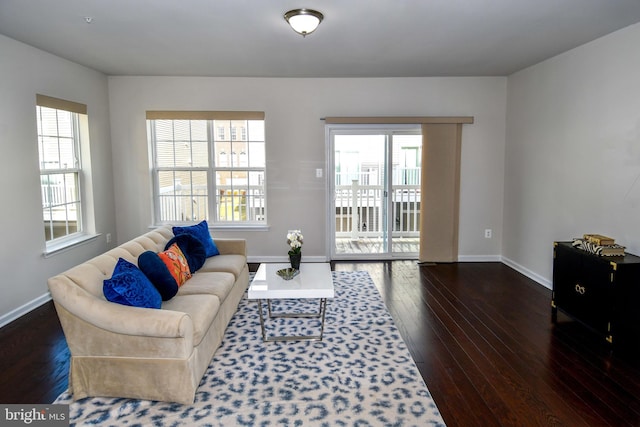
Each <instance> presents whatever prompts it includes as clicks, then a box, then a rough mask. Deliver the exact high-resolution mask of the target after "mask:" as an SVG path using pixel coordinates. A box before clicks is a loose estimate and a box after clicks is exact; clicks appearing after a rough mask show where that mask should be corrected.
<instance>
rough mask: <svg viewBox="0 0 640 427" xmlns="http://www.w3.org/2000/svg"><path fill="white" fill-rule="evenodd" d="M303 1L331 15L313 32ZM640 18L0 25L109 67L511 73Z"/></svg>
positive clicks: (174, 71)
mask: <svg viewBox="0 0 640 427" xmlns="http://www.w3.org/2000/svg"><path fill="white" fill-rule="evenodd" d="M301 7H307V8H313V9H317V10H319V11H320V12H322V13H323V14H324V15H325V20H324V21H323V22H322V24H321V25H320V27H319V28H318V29H317V30H316V32H314V33H313V34H310V35H308V36H307V37H306V38H303V37H302V36H300V35H298V34H297V33H294V32H293V30H291V28H289V26H288V24H287V23H286V22H285V20H284V18H283V15H284V13H285V12H286V11H288V10H290V9H296V8H301ZM87 16H89V17H91V18H92V19H93V21H92V22H91V23H90V24H88V23H87V22H85V17H87ZM636 22H640V0H322V1H318V0H316V1H313V0H0V34H4V35H6V36H8V37H11V38H13V39H16V40H19V41H22V42H24V43H27V44H29V45H32V46H35V47H37V48H40V49H42V50H45V51H48V52H51V53H53V54H55V55H58V56H61V57H63V58H67V59H69V60H71V61H74V62H77V63H80V64H83V65H86V66H88V67H91V68H94V69H96V70H99V71H102V72H104V73H106V74H108V75H182V76H256V77H414V76H415V77H418V76H489V75H490V76H504V75H509V74H511V73H513V72H515V71H518V70H520V69H523V68H526V67H528V66H530V65H533V64H535V63H537V62H540V61H542V60H544V59H546V58H549V57H552V56H554V55H557V54H559V53H561V52H564V51H567V50H569V49H572V48H574V47H576V46H579V45H581V44H584V43H586V42H589V41H591V40H594V39H596V38H598V37H601V36H603V35H605V34H608V33H610V32H613V31H615V30H618V29H620V28H623V27H626V26H628V25H631V24H634V23H636ZM1 61H2V59H1V58H0V62H1Z"/></svg>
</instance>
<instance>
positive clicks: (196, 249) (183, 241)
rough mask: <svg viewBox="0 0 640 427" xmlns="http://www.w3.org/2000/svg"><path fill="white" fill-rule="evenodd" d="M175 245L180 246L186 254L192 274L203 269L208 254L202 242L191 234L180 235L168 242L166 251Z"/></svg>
mask: <svg viewBox="0 0 640 427" xmlns="http://www.w3.org/2000/svg"><path fill="white" fill-rule="evenodd" d="M174 243H177V244H178V247H179V248H180V250H181V251H182V253H183V254H184V257H185V258H186V259H187V263H188V264H189V270H191V274H193V273H195V272H196V271H198V270H200V269H201V268H202V266H203V265H204V262H205V261H206V260H207V252H206V251H205V250H204V245H203V244H202V243H201V242H200V240H198V239H196V238H195V237H193V236H192V235H191V234H179V235H177V236H175V237H174V238H173V239H171V240H169V241H168V242H167V245H166V246H165V247H164V250H165V251H166V250H167V249H169V247H170V246H171V245H173V244H174Z"/></svg>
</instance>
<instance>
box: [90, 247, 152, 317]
mask: <svg viewBox="0 0 640 427" xmlns="http://www.w3.org/2000/svg"><path fill="white" fill-rule="evenodd" d="M102 292H103V293H104V296H105V298H106V299H107V301H111V302H115V303H118V304H123V305H129V306H132V307H146V308H160V306H161V305H162V299H161V297H160V294H159V293H158V291H157V290H156V288H155V287H154V286H153V284H152V283H151V282H150V281H149V279H147V276H145V275H144V274H143V273H142V271H140V269H138V267H136V266H135V265H134V264H131V263H130V262H129V261H127V260H125V259H123V258H119V259H118V262H117V263H116V266H115V268H114V269H113V275H112V276H111V278H110V279H106V280H104V281H103V284H102Z"/></svg>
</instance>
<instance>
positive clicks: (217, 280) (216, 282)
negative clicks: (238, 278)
mask: <svg viewBox="0 0 640 427" xmlns="http://www.w3.org/2000/svg"><path fill="white" fill-rule="evenodd" d="M234 283H235V277H234V276H233V274H231V273H223V272H213V271H200V272H199V273H198V274H195V275H194V276H193V277H192V278H191V279H190V280H189V281H188V282H187V283H185V285H184V286H181V287H180V289H179V290H178V295H215V296H217V297H218V298H219V299H220V303H223V302H224V300H225V299H226V298H227V296H228V295H229V292H231V288H232V287H233V284H234Z"/></svg>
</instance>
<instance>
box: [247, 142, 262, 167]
mask: <svg viewBox="0 0 640 427" xmlns="http://www.w3.org/2000/svg"><path fill="white" fill-rule="evenodd" d="M264 148H265V147H264V142H250V143H249V166H250V167H252V168H263V167H265V165H266V160H265V158H264V151H265V150H264Z"/></svg>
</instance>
